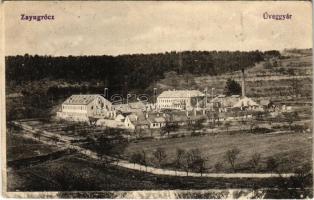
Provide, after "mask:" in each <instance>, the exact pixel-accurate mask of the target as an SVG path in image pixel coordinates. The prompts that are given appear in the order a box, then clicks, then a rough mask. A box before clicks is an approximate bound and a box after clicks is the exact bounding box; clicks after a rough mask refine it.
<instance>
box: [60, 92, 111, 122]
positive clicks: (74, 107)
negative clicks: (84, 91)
mask: <svg viewBox="0 0 314 200" xmlns="http://www.w3.org/2000/svg"><path fill="white" fill-rule="evenodd" d="M57 117H59V118H62V119H66V120H72V121H88V120H89V117H95V118H100V119H112V118H115V110H114V109H113V107H112V104H111V102H110V101H108V100H107V99H105V98H104V97H103V96H101V95H98V94H90V95H89V94H88V95H72V96H70V97H69V98H68V99H66V100H65V101H64V102H63V103H62V106H61V110H60V111H59V112H57Z"/></svg>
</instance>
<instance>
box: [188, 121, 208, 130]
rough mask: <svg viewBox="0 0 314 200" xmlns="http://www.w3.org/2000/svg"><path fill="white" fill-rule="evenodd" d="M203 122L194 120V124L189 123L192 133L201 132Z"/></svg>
mask: <svg viewBox="0 0 314 200" xmlns="http://www.w3.org/2000/svg"><path fill="white" fill-rule="evenodd" d="M204 122H205V119H204V118H201V119H198V120H195V122H194V124H193V123H191V125H192V130H193V132H195V131H196V130H201V129H202V128H203V127H204V125H203V123H204Z"/></svg>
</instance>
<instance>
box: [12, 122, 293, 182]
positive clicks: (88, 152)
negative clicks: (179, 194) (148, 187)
mask: <svg viewBox="0 0 314 200" xmlns="http://www.w3.org/2000/svg"><path fill="white" fill-rule="evenodd" d="M14 124H15V125H18V126H19V127H21V128H23V129H24V125H23V124H21V123H20V122H15V123H14ZM24 130H26V131H29V132H37V131H40V130H37V129H36V128H31V129H29V127H26V129H24ZM47 133H48V134H47ZM42 135H43V136H44V137H48V139H49V138H50V137H51V135H57V134H53V133H49V132H48V131H44V132H42ZM23 136H25V137H30V138H32V139H34V140H37V141H40V142H43V143H46V144H49V145H58V146H60V147H63V148H65V147H67V148H70V149H74V150H77V151H78V152H80V153H82V154H83V155H86V156H88V157H90V158H92V159H98V160H100V158H99V157H98V156H97V153H95V152H93V151H91V150H88V149H85V148H82V147H79V146H76V145H72V144H70V142H69V141H66V139H65V138H66V137H64V136H61V135H58V138H60V141H61V142H59V143H55V142H54V143H53V142H51V141H45V140H43V139H41V140H38V139H37V138H35V137H33V136H32V134H23ZM107 159H110V160H114V161H115V162H114V164H115V165H117V166H119V167H123V168H127V169H132V170H137V171H143V172H146V173H151V174H155V175H167V176H182V177H184V176H187V173H186V172H184V171H175V170H167V169H160V168H155V167H150V166H147V167H146V166H144V165H140V164H133V163H130V162H128V161H126V160H122V159H117V158H114V157H110V156H107ZM188 176H189V177H208V178H273V177H284V178H287V177H291V176H295V174H294V173H286V174H274V173H203V174H201V173H195V172H189V173H188Z"/></svg>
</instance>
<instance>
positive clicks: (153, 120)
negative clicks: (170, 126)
mask: <svg viewBox="0 0 314 200" xmlns="http://www.w3.org/2000/svg"><path fill="white" fill-rule="evenodd" d="M146 119H147V121H148V122H149V128H151V129H156V128H162V127H164V126H165V125H166V118H165V117H164V116H162V115H161V114H159V113H157V114H151V115H149V116H146Z"/></svg>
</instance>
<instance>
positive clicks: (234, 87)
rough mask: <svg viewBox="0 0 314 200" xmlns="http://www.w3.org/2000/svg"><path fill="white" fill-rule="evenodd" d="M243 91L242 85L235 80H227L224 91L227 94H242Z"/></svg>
mask: <svg viewBox="0 0 314 200" xmlns="http://www.w3.org/2000/svg"><path fill="white" fill-rule="evenodd" d="M241 91H242V88H241V85H240V84H239V83H238V82H236V81H235V80H232V79H228V80H227V82H226V86H225V90H224V93H225V94H226V95H227V96H230V95H240V94H241Z"/></svg>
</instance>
